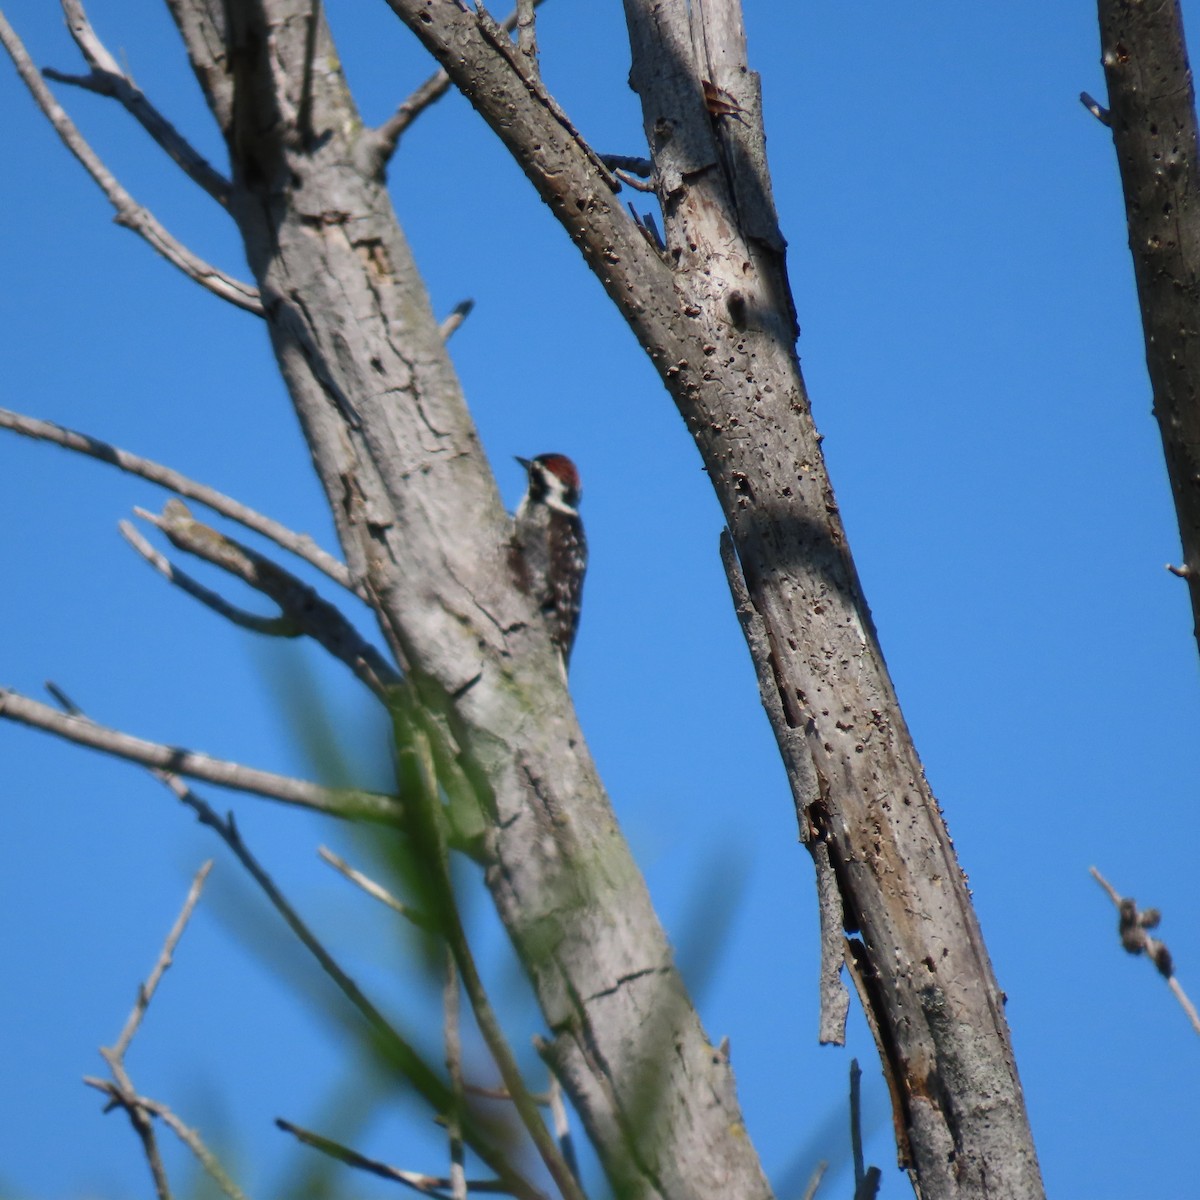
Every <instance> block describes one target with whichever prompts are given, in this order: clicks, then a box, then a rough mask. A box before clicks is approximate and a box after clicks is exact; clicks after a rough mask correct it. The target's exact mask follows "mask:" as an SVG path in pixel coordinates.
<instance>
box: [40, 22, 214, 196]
mask: <svg viewBox="0 0 1200 1200" xmlns="http://www.w3.org/2000/svg"><path fill="white" fill-rule="evenodd" d="M62 7H63V14H64V15H65V16H66V18H67V28H68V29H69V30H70V31H71V36H72V37H73V38H74V39H75V44H76V45H77V46H78V47H79V50H80V53H82V55H83V57H84V60H85V61H86V62H87V64H88V66H89V67H91V73H90V74H88V75H68V74H64V73H63V72H61V71H55V70H53V69H51V68H50V67H45V68H43V70H42V74H43V75H44V76H45V77H46V78H47V79H52V80H54V81H55V82H56V83H67V84H72V85H74V86H75V87H81V88H85V89H86V90H87V91H89V92H96V93H97V94H98V95H101V96H110V97H112V98H113V99H114V100H117V101H118V102H119V103H120V104H121V105H123V106H124V108H125V109H126V110H127V111H128V112H129V113H130V114H131V115H132V116H133V117H134V118H135V119H136V120H137V122H138V123H139V124H140V125H141V126H142V128H143V129H145V130H146V132H147V133H148V134H149V135H150V136H151V137H152V138H153V139H154V140H155V141H156V142H157V143H158V144H159V145H160V146H161V147H162V148H163V149H164V150H165V151H166V152H167V154H168V155H170V157H171V158H172V159H173V160H174V162H175V163H176V164H177V165H178V166H179V167H181V168H182V169H183V171H184V172H185V173H186V174H187V176H188V177H189V178H190V179H192V180H193V181H194V182H195V183H198V184H199V185H200V186H201V187H202V188H203V189H204V190H205V191H206V192H207V193H208V194H209V195H210V196H211V197H212V198H213V199H214V200H216V202H217V203H218V204H220V205H221V207H222V208H228V207H229V191H230V187H229V180H228V179H226V178H225V177H224V176H223V175H222V174H221V173H220V172H219V171H217V170H215V169H214V168H213V167H212V166H211V164H210V163H209V162H208V161H207V160H206V159H205V158H204V156H203V155H202V154H200V152H199V151H197V150H196V149H195V148H194V147H193V146H192V145H191V144H190V143H189V142H188V140H187V139H186V138H185V137H184V136H183V135H182V134H181V133H180V132H179V130H177V129H176V128H175V126H174V125H172V124H171V122H170V121H168V120H167V119H166V117H164V116H163V115H162V113H160V112H159V111H158V109H157V108H155V107H154V105H153V104H151V103H150V101H149V100H147V99H146V96H145V94H144V93H143V92H142V91H141V89H140V88H138V87H137V86H136V85H135V84H134V82H133V80H132V79H130V78H129V76H128V75H127V74H126V73H125V72H124V71H123V70H122V69H121V67H120V65H119V64H118V63H117V60H116V59H115V58H114V57H113V56H112V55H111V54H110V53H109V51H108V48H107V47H106V46H105V45H104V43H103V42H102V41H101V40H100V38H99V36H98V35H97V33H96V31H95V30H94V29H93V28H92V24H91V22H90V21H89V20H88V18H87V13H85V12H84V10H83V4H82V3H81V0H62Z"/></svg>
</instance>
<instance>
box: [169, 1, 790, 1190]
mask: <svg viewBox="0 0 1200 1200" xmlns="http://www.w3.org/2000/svg"><path fill="white" fill-rule="evenodd" d="M170 4H171V9H172V12H173V14H174V15H175V17H176V21H177V24H178V26H179V28H180V30H181V32H182V34H183V36H184V39H185V42H186V44H187V47H188V51H189V55H190V57H191V61H192V64H193V67H194V69H195V71H196V74H197V77H198V78H199V80H200V82H201V85H202V87H203V88H204V90H205V94H206V96H207V97H208V100H209V104H210V107H211V109H212V112H213V114H214V115H215V117H216V119H217V121H218V123H219V124H220V126H221V129H222V132H223V134H224V136H225V140H226V143H227V145H228V148H229V153H230V159H231V168H232V169H231V175H232V190H231V196H230V211H231V212H232V213H233V215H234V217H235V219H236V220H237V222H238V225H239V227H240V229H241V231H242V234H243V238H244V241H245V246H246V253H247V257H248V260H249V263H250V266H251V268H252V270H253V273H254V275H255V280H256V282H257V284H258V287H259V290H260V293H261V297H262V303H263V310H264V315H265V318H266V322H267V326H268V329H269V331H270V336H271V339H272V343H273V345H274V348H275V352H276V354H277V356H278V360H279V363H280V366H281V369H282V372H283V376H284V378H285V380H286V382H287V385H288V388H289V389H290V392H291V395H292V398H293V401H294V403H295V406H296V411H297V413H298V414H299V417H300V421H301V424H302V426H303V429H304V432H305V435H306V437H307V439H308V443H309V446H310V448H311V452H312V455H313V460H314V463H315V465H316V468H317V472H318V474H319V476H320V479H321V481H322V484H323V485H324V488H325V490H326V493H327V495H328V498H329V503H330V507H331V509H332V511H333V514H334V516H335V519H336V521H337V528H338V534H339V537H340V540H341V543H342V546H343V548H344V550H345V553H346V556H347V561H348V563H349V566H350V568H351V572H352V574H353V576H354V578H355V580H356V581H358V582H361V584H362V585H363V586H364V587H365V590H366V592H367V594H368V595H369V597H370V599H371V602H372V604H373V606H374V608H375V611H376V614H377V616H378V618H379V622H380V625H381V628H382V629H383V631H384V634H385V636H386V637H387V640H388V642H389V644H390V646H391V647H392V649H393V651H394V653H395V655H396V658H397V660H398V662H399V663H400V664H401V666H402V667H403V668H404V669H405V671H406V672H407V673H408V677H409V679H410V680H411V681H412V682H413V683H414V684H415V686H416V687H417V688H418V690H419V691H420V693H421V695H422V697H423V700H424V702H425V703H426V704H427V705H428V706H429V708H430V709H431V710H433V711H434V712H436V713H439V714H441V719H442V720H443V722H444V726H445V732H446V736H447V737H448V738H450V739H452V740H453V743H454V744H455V745H456V746H457V750H458V762H457V766H458V768H459V769H461V770H462V771H463V772H464V774H465V776H466V777H468V778H469V779H470V781H471V782H472V784H473V786H474V789H475V791H476V794H477V795H479V796H480V798H481V802H482V804H483V806H484V808H485V810H486V811H485V817H486V821H485V825H486V833H485V835H484V837H483V839H482V844H481V846H480V847H479V850H478V852H479V854H480V857H481V858H482V860H483V862H484V864H485V866H486V873H487V880H488V883H489V886H490V888H491V890H492V893H493V895H494V897H495V900H496V903H497V906H498V909H499V912H500V915H501V917H502V918H503V920H504V922H505V924H506V926H507V928H508V930H509V933H510V934H511V936H512V938H513V941H514V943H515V945H516V947H517V950H518V952H519V954H520V956H521V958H522V960H523V962H524V963H525V965H526V967H527V969H528V970H529V971H530V974H531V976H532V979H533V983H534V986H535V988H536V991H537V994H538V998H539V1001H540V1003H541V1005H542V1009H543V1012H544V1014H545V1017H546V1020H547V1022H548V1024H549V1027H550V1029H551V1031H552V1034H553V1038H552V1041H551V1042H550V1045H549V1047H548V1050H547V1055H548V1057H549V1058H550V1059H551V1060H552V1061H553V1062H554V1064H555V1065H556V1068H557V1069H558V1070H559V1072H560V1074H561V1076H562V1078H563V1080H564V1083H565V1084H566V1086H567V1088H568V1090H569V1092H570V1094H571V1096H572V1099H573V1101H574V1102H575V1104H576V1106H577V1108H578V1110H579V1112H580V1114H581V1116H582V1118H583V1120H584V1122H585V1124H586V1126H587V1130H588V1134H589V1136H590V1138H591V1139H592V1141H593V1142H594V1144H595V1146H596V1149H597V1151H598V1152H599V1155H600V1157H601V1159H602V1161H603V1163H604V1165H605V1168H606V1169H607V1171H608V1172H609V1175H610V1178H611V1179H612V1180H613V1182H614V1184H615V1185H616V1187H617V1188H618V1190H619V1193H620V1194H621V1195H625V1196H638V1197H642V1196H646V1197H651V1196H662V1197H679V1198H681V1200H682V1198H683V1197H692V1196H699V1195H704V1194H708V1195H714V1196H715V1195H721V1196H737V1197H739V1198H754V1197H766V1196H768V1195H769V1188H768V1186H767V1183H766V1181H765V1178H764V1176H763V1174H762V1171H761V1169H760V1167H759V1165H758V1161H757V1159H756V1157H755V1155H754V1152H753V1150H752V1148H751V1147H750V1145H749V1142H748V1139H747V1138H746V1136H745V1132H744V1130H743V1128H742V1122H741V1117H740V1113H739V1111H738V1108H737V1103H736V1099H735V1097H734V1089H733V1081H732V1075H731V1072H730V1070H729V1066H728V1063H727V1062H726V1061H725V1059H724V1058H723V1056H722V1055H720V1054H718V1053H717V1052H715V1051H714V1050H713V1048H712V1047H711V1046H710V1045H709V1043H708V1040H707V1038H706V1037H705V1035H704V1032H703V1030H702V1029H701V1027H700V1024H699V1021H698V1019H697V1017H696V1015H695V1013H694V1011H693V1009H692V1007H691V1005H690V1003H689V1002H688V1000H687V998H686V996H685V994H684V991H683V988H682V985H681V983H680V980H679V978H678V975H677V972H676V970H675V967H674V965H673V963H672V960H671V955H670V951H669V947H668V945H667V942H666V939H665V937H664V935H663V932H662V929H661V927H660V926H659V924H658V921H657V919H656V917H655V915H654V912H653V910H652V908H651V906H650V903H649V899H648V896H647V893H646V890H645V887H644V884H643V882H642V880H641V878H640V876H639V874H638V872H637V870H636V868H635V866H634V864H633V862H632V860H631V858H630V856H629V852H628V849H627V847H626V846H625V843H624V842H623V840H622V839H621V837H620V834H619V832H618V831H617V828H616V822H615V820H614V818H613V814H612V812H611V809H610V806H609V803H608V800H607V797H606V796H605V794H604V791H603V789H602V787H601V785H600V782H599V780H598V778H597V776H596V772H595V769H594V766H593V764H592V761H591V758H590V756H589V754H588V751H587V748H586V746H585V744H584V740H583V736H582V734H581V732H580V730H579V727H578V725H577V723H576V719H575V714H574V711H573V708H572V706H571V703H570V699H569V696H568V695H567V693H566V691H565V688H564V687H563V684H562V681H561V675H560V672H559V669H558V666H557V664H556V661H555V658H554V654H553V651H552V650H551V648H550V646H549V643H548V640H547V637H546V634H545V631H544V628H543V627H542V625H541V622H540V620H539V617H538V615H537V613H536V612H535V611H533V610H532V609H531V606H530V602H529V601H528V600H527V599H526V598H525V597H523V596H522V595H521V594H520V593H519V592H518V591H517V590H516V589H515V587H514V586H513V585H512V582H511V580H510V578H509V576H508V571H507V568H506V559H505V546H506V539H507V538H508V536H509V533H510V522H509V519H508V517H507V515H506V514H505V512H504V509H503V507H502V505H501V503H500V499H499V496H498V494H497V491H496V487H495V484H494V481H493V479H492V476H491V473H490V471H489V469H488V466H487V463H486V461H485V459H484V456H483V453H482V451H481V449H480V446H479V442H478V438H477V436H476V433H475V430H474V427H473V425H472V423H471V420H470V417H469V415H468V413H467V409H466V406H465V403H464V400H463V397H462V394H461V391H460V388H459V383H458V380H457V378H456V376H455V374H454V371H453V369H452V367H451V365H450V362H449V360H448V358H447V356H446V352H445V349H444V346H443V343H442V339H441V337H440V335H439V332H438V328H437V324H436V322H435V321H434V318H433V314H432V311H431V309H430V306H429V302H428V299H427V297H426V294H425V291H424V289H423V286H422V284H421V282H420V279H419V277H418V275H417V272H416V269H415V266H414V264H413V262H412V258H411V255H410V252H409V249H408V246H407V245H406V243H405V240H404V237H403V235H402V233H401V231H400V229H399V227H398V225H397V223H396V220H395V216H394V214H393V212H392V209H391V205H390V202H389V200H388V196H387V192H386V190H385V188H384V184H383V179H382V173H381V165H380V164H381V155H380V153H379V144H378V135H376V134H374V133H373V132H372V131H369V130H366V129H364V127H363V125H362V122H361V120H360V118H359V116H358V113H357V111H356V110H355V107H354V104H353V101H352V99H351V97H350V94H349V92H348V90H347V88H346V85H345V81H344V79H343V77H342V75H341V73H340V69H339V65H338V60H337V56H336V54H335V52H334V48H333V46H332V44H331V41H330V37H329V32H328V29H327V28H326V26H325V24H324V21H323V20H322V19H321V18H320V16H319V8H317V7H316V6H314V5H313V4H312V3H311V2H310V0H245V2H244V3H239V4H235V5H226V4H225V3H224V2H223V0H170ZM437 7H438V8H439V9H446V10H449V11H451V12H454V13H457V12H459V10H458V8H457V6H456V5H455V4H453V3H448V2H447V3H439V4H438V6H437ZM227 14H228V21H229V24H228V25H227V24H226V20H227ZM470 21H471V24H472V27H473V28H474V29H476V30H479V29H480V25H479V24H478V23H477V22H476V21H475V18H474V17H471V18H470ZM499 39H500V40H502V41H504V42H505V43H507V41H508V39H507V36H506V35H503V34H500V35H499ZM514 53H516V51H515V50H514ZM593 169H594V167H593ZM598 186H599V190H600V191H601V192H603V193H604V194H605V196H606V197H607V196H608V195H609V193H608V191H607V188H606V187H605V185H604V184H603V183H599V185H598ZM581 219H582V217H581ZM635 236H636V235H635ZM647 254H649V252H648V251H647ZM655 261H656V262H657V260H655ZM657 269H658V272H659V274H660V276H661V277H663V278H667V272H666V268H665V267H664V266H663V264H662V263H661V262H658V264H657ZM648 1095H650V1096H652V1098H653V1103H652V1104H650V1105H648V1104H647V1096H648Z"/></svg>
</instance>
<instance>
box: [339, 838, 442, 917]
mask: <svg viewBox="0 0 1200 1200" xmlns="http://www.w3.org/2000/svg"><path fill="white" fill-rule="evenodd" d="M317 853H318V854H319V855H320V856H321V858H322V859H324V860H325V862H327V863H328V864H329V865H330V866H331V867H333V869H334V870H335V871H337V872H338V873H339V874H341V875H344V876H345V877H346V878H347V879H348V880H350V882H351V883H353V884H354V885H355V886H356V887H360V888H362V890H363V891H364V892H366V893H367V895H368V896H371V897H373V898H374V899H376V900H378V901H379V902H380V903H381V904H386V905H387V907H388V908H390V909H391V910H392V912H394V913H398V914H399V915H400V916H402V917H403V918H404V919H405V920H406V921H411V922H412V923H413V924H414V925H416V926H417V927H418V928H419V929H426V930H432V929H433V928H434V922H433V921H432V920H431V919H430V918H429V917H428V916H427V915H425V914H424V913H419V912H417V910H416V909H415V908H413V907H412V905H411V904H405V903H404V902H403V901H402V900H397V899H396V897H395V896H393V895H392V893H391V892H389V891H388V890H387V888H385V887H384V886H383V885H382V884H379V883H376V882H375V880H374V879H371V878H369V877H368V876H366V875H364V874H363V873H362V872H361V871H359V870H356V869H355V868H354V867H352V866H351V865H350V864H349V863H348V862H346V860H345V859H344V858H341V857H340V856H339V855H337V854H334V852H333V851H332V850H330V849H329V847H328V846H318V847H317Z"/></svg>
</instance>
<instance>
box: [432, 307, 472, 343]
mask: <svg viewBox="0 0 1200 1200" xmlns="http://www.w3.org/2000/svg"><path fill="white" fill-rule="evenodd" d="M474 307H475V301H474V300H460V301H459V302H458V303H457V304H456V305H455V306H454V307H453V308H452V309H451V310H450V315H449V316H448V317H447V318H446V319H445V320H444V321H443V322H442V323H441V325H439V326H438V329H439V330H440V332H441V335H442V340H443V341H446V342H448V341H449V340H450V336H451V334H453V333H454V331H455V330H456V329H457V328H458V327H459V326H460V325H461V324H462V323H463V322H464V321H465V320H466V319H467V318H468V317H469V316H470V315H471V310H472V309H473V308H474Z"/></svg>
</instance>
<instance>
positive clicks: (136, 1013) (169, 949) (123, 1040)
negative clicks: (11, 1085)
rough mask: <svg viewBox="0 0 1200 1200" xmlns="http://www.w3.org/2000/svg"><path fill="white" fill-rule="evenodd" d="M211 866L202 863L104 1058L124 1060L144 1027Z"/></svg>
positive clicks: (209, 863) (210, 862)
mask: <svg viewBox="0 0 1200 1200" xmlns="http://www.w3.org/2000/svg"><path fill="white" fill-rule="evenodd" d="M212 866H213V860H212V859H211V858H210V859H208V860H206V861H205V862H204V863H202V864H201V865H200V869H199V870H198V871H197V872H196V875H195V877H194V878H193V879H192V886H191V888H190V889H189V890H188V894H187V899H186V900H185V901H184V903H183V908H182V909H180V911H179V916H178V917H176V918H175V924H174V925H172V926H171V930H170V932H169V933H168V934H167V940H166V941H165V942H163V946H162V950H160V951H159V955H158V959H157V960H156V962H155V964H154V967H153V969H152V970H151V972H150V974H149V976H148V977H147V979H146V982H145V983H143V984H142V985H141V986H140V987H139V988H138V995H137V1000H136V1002H135V1003H134V1006H133V1011H132V1012H131V1013H130V1014H129V1019H128V1020H127V1021H126V1022H125V1026H124V1028H123V1029H122V1030H121V1033H120V1035H119V1036H118V1038H117V1040H116V1041H115V1042H114V1043H113V1044H112V1046H111V1047H110V1048H108V1049H107V1050H105V1051H104V1057H105V1059H108V1058H109V1056H110V1055H111V1056H112V1058H113V1059H115V1060H116V1061H118V1062H123V1061H124V1059H125V1051H126V1050H128V1049H129V1045H130V1043H131V1042H132V1041H133V1039H134V1036H135V1035H136V1033H137V1031H138V1029H139V1028H140V1027H141V1024H142V1020H143V1019H144V1018H145V1016H146V1010H147V1009H148V1008H149V1007H150V1001H151V1000H153V999H154V993H155V992H156V991H158V985H159V983H161V982H162V977H163V976H164V975H165V974H166V973H167V970H168V969H169V968H170V966H171V963H172V962H173V961H174V954H175V947H176V946H178V945H179V939H180V938H181V937H183V931H184V930H185V929H186V928H187V924H188V922H189V921H190V920H191V919H192V913H193V912H194V911H195V909H196V905H197V904H199V902H200V893H201V892H202V891H203V890H204V882H205V880H206V879H208V874H209V872H210V871H211V870H212Z"/></svg>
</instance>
